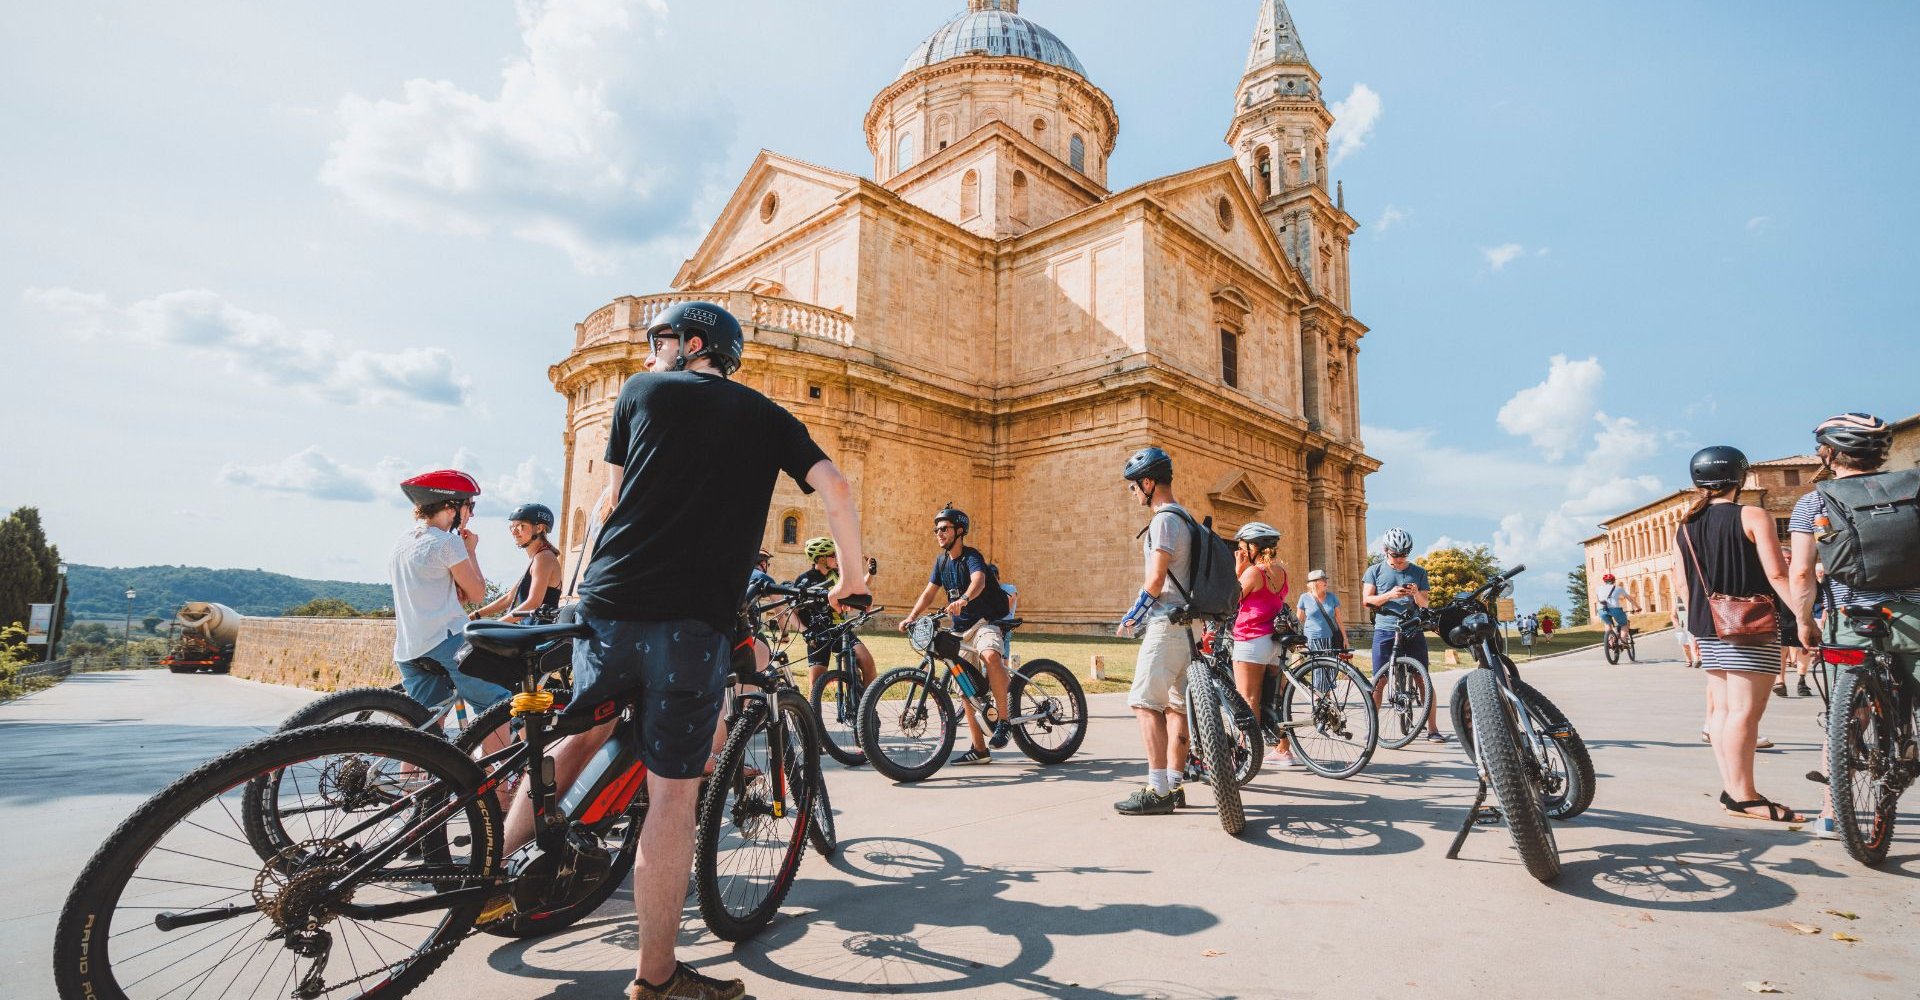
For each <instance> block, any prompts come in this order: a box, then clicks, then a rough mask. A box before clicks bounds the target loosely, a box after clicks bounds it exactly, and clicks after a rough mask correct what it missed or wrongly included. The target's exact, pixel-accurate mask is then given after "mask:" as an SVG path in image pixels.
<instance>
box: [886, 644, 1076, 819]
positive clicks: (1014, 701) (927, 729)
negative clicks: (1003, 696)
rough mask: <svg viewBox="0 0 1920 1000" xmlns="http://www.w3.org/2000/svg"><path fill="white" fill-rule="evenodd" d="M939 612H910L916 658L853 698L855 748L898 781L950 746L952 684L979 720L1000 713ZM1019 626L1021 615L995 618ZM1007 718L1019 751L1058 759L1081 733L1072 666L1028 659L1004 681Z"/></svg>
mask: <svg viewBox="0 0 1920 1000" xmlns="http://www.w3.org/2000/svg"><path fill="white" fill-rule="evenodd" d="M950 620H951V619H949V618H948V617H947V615H946V614H945V613H943V612H935V613H932V614H927V615H923V616H921V617H920V618H918V619H915V620H914V622H913V623H912V626H911V627H910V628H909V629H908V631H907V640H908V642H909V643H910V644H911V645H912V646H913V648H914V649H915V650H916V651H917V652H919V653H920V663H919V665H918V666H913V667H899V668H896V669H894V670H889V671H887V672H886V673H884V674H881V675H880V676H879V677H878V678H876V679H875V680H874V682H873V683H872V684H870V685H868V686H867V691H866V694H865V695H864V696H863V697H862V698H861V701H860V725H859V731H858V733H859V738H860V749H861V750H862V751H863V752H865V754H866V757H867V762H868V763H870V764H872V765H873V769H874V770H876V771H878V772H880V773H881V774H883V775H885V776H886V777H888V778H890V779H892V780H894V781H897V782H903V783H911V782H917V781H925V780H926V779H928V778H931V777H933V775H934V774H935V773H937V772H938V771H939V770H940V768H941V767H942V766H944V765H945V764H946V762H947V758H948V757H949V756H951V755H952V753H953V746H954V741H955V739H956V738H957V736H958V728H959V721H960V717H959V715H958V712H957V711H956V709H955V707H954V704H953V699H954V692H955V689H956V688H957V689H958V692H959V697H960V698H962V699H964V701H965V703H966V704H967V705H970V706H972V707H973V709H974V711H976V712H979V713H980V717H981V718H982V719H983V720H985V722H986V724H988V725H992V724H994V723H995V722H996V721H998V719H999V713H998V711H997V709H996V708H995V707H994V705H993V696H992V693H991V692H990V691H989V690H988V685H987V677H986V674H985V672H984V671H983V670H982V669H981V668H980V666H979V664H977V663H975V662H974V661H973V659H972V657H973V655H974V654H973V653H972V652H971V651H965V650H962V649H961V637H960V635H959V633H956V632H954V631H952V630H950V629H946V628H942V627H941V623H942V622H943V621H950ZM997 624H999V625H1000V627H1001V628H1002V629H1003V630H1006V631H1011V630H1012V629H1015V628H1018V627H1019V625H1020V619H1018V618H1010V619H1007V620H1005V621H1003V622H999V623H997ZM1007 700H1008V701H1009V702H1010V703H1011V705H1010V707H1009V708H1008V710H1007V722H1009V723H1011V724H1012V727H1013V742H1014V743H1015V744H1016V745H1018V746H1019V747H1020V751H1021V752H1022V753H1024V754H1026V755H1027V756H1028V757H1030V758H1032V759H1033V760H1034V761H1036V762H1038V763H1041V764H1063V763H1066V761H1067V760H1068V759H1070V758H1072V757H1073V755H1074V754H1075V753H1077V752H1078V751H1079V749H1080V744H1081V742H1082V741H1083V740H1085V739H1086V737H1087V695H1086V692H1085V691H1083V690H1081V688H1080V681H1079V680H1078V679H1076V678H1075V677H1074V676H1073V672H1072V671H1070V670H1068V669H1067V668H1066V667H1063V666H1061V665H1060V664H1058V663H1056V662H1054V661H1052V660H1029V661H1027V662H1026V663H1023V664H1021V665H1020V668H1019V669H1018V670H1014V671H1012V672H1011V676H1010V677H1009V678H1008V682H1007Z"/></svg>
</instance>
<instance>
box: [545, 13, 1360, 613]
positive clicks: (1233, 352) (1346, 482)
mask: <svg viewBox="0 0 1920 1000" xmlns="http://www.w3.org/2000/svg"><path fill="white" fill-rule="evenodd" d="M1019 6H1020V5H1019V2H1018V0H969V2H968V4H967V10H965V11H963V12H961V13H959V14H958V15H956V16H955V17H954V18H953V19H951V20H950V21H948V22H947V23H946V24H945V25H943V26H942V27H941V28H940V29H939V30H938V31H936V32H935V33H934V34H933V35H931V36H929V37H928V39H927V40H926V41H925V42H923V43H922V44H921V45H920V46H919V47H918V48H917V49H916V50H915V51H914V52H913V53H912V55H911V56H910V57H909V58H908V60H907V62H906V65H905V66H903V68H902V70H901V73H900V75H899V78H898V79H896V80H895V81H894V82H893V83H892V84H891V85H889V86H888V87H887V88H885V89H884V90H882V91H881V92H880V94H879V95H878V96H877V97H875V98H874V101H873V104H872V106H871V107H870V108H869V110H868V112H867V115H866V118H865V121H864V127H865V132H866V137H867V143H868V146H869V148H870V149H871V150H872V152H873V157H874V163H873V179H871V180H869V179H867V178H865V177H860V176H856V175H854V174H849V173H843V172H840V171H837V170H831V169H827V168H824V167H820V166H816V165H813V164H809V163H804V162H801V161H798V160H794V159H791V158H789V157H784V156H781V155H779V154H777V153H773V152H765V151H763V152H762V153H761V154H760V155H759V156H758V157H757V158H756V159H755V160H754V162H753V164H752V166H751V167H750V168H749V169H748V171H747V173H746V176H745V177H744V178H743V179H742V180H741V182H740V184H739V186H738V188H737V189H736V190H735V192H734V194H733V196H732V198H731V199H730V200H729V202H728V203H727V205H726V208H725V209H724V211H723V212H722V213H721V215H720V217H719V219H718V220H717V221H716V222H715V223H714V225H713V227H712V228H711V230H710V231H709V232H708V233H707V235H706V237H705V239H704V240H703V241H702V242H701V244H700V245H699V247H698V248H697V249H696V250H695V251H694V253H693V255H692V257H690V258H689V259H688V260H687V261H686V263H685V264H684V265H683V266H682V267H681V269H680V271H679V273H678V274H677V275H676V276H675V278H674V279H673V282H672V285H671V288H670V289H669V290H667V291H665V292H662V293H659V294H650V295H640V296H632V297H623V298H620V299H618V300H615V301H614V302H612V303H609V304H607V305H605V306H603V307H601V308H600V309H598V310H595V311H594V312H593V313H592V314H591V315H589V316H588V317H587V318H586V320H585V321H584V322H581V323H579V324H578V325H576V327H575V329H574V344H573V349H572V351H571V353H570V354H569V355H568V356H567V357H566V359H565V360H563V361H561V362H560V363H559V364H556V365H554V366H553V367H552V368H551V370H550V372H549V374H550V377H551V379H552V382H553V385H554V387H555V389H556V390H558V391H559V392H560V393H561V394H562V395H563V396H565V398H566V399H567V427H566V433H565V445H566V460H565V463H566V464H565V468H566V471H565V496H564V498H563V507H562V510H563V511H564V513H563V515H562V524H561V543H562V547H563V551H565V552H566V553H567V556H568V562H569V567H568V569H569V573H571V570H572V564H573V563H574V562H576V561H577V560H578V558H579V553H580V550H581V547H582V544H583V540H584V535H585V529H586V526H587V524H588V523H589V521H590V519H591V518H592V516H593V510H594V507H595V504H596V502H597V500H598V498H599V497H600V496H601V494H602V492H603V491H604V490H605V489H606V486H607V482H608V479H607V475H606V471H605V463H604V461H603V460H602V455H603V453H604V450H605V447H606V433H607V426H608V421H609V414H610V410H611V407H612V404H613V401H614V398H615V397H616V395H617V394H618V392H619V388H620V386H621V384H622V383H623V382H624V380H625V379H626V378H627V377H628V376H630V375H632V374H634V373H635V372H638V371H641V370H642V362H643V360H644V358H645V356H646V353H647V345H646V339H645V330H646V327H647V324H648V322H649V321H651V320H652V319H653V317H654V316H656V315H658V313H659V312H660V311H661V310H662V309H664V308H666V307H667V306H668V305H670V304H672V303H675V302H681V301H686V300H690V299H696V298H700V299H711V300H713V301H716V302H719V303H721V304H723V305H725V306H726V307H727V308H728V309H730V310H731V311H732V312H733V313H734V314H735V315H736V316H738V317H739V318H740V320H741V322H742V324H743V325H744V326H745V327H746V330H747V347H746V357H745V363H744V365H743V366H742V368H741V371H740V372H739V374H738V375H737V376H736V378H737V379H738V380H740V381H742V382H744V383H746V384H748V385H751V386H753V387H754V388H756V389H758V390H760V391H761V392H764V393H766V394H767V395H768V396H770V397H772V398H773V399H774V400H776V401H778V402H779V403H781V404H782V405H784V406H786V407H787V408H788V409H790V410H792V411H793V412H794V413H795V414H796V415H798V416H799V417H800V418H801V419H802V420H803V421H805V422H806V424H807V425H808V427H809V428H811V429H812V431H813V434H814V437H815V439H816V440H818V441H819V442H820V443H821V446H822V447H823V448H825V449H826V451H827V452H828V454H829V455H831V456H832V457H833V459H834V460H835V461H836V462H837V463H838V464H839V465H840V466H841V468H842V469H843V470H844V471H845V472H846V473H847V474H848V476H849V478H850V479H851V480H852V482H853V483H854V486H855V489H856V492H857V496H858V500H859V504H860V510H861V516H862V520H863V525H864V529H865V534H866V539H867V547H868V551H869V553H870V554H872V555H873V556H875V557H877V558H878V559H879V560H880V561H881V564H882V571H881V574H880V575H879V576H878V577H876V578H875V581H874V583H875V590H876V593H877V594H878V596H879V598H880V599H881V600H882V601H883V602H884V603H887V604H890V605H904V604H906V603H907V602H908V601H910V600H911V598H912V597H913V596H914V595H915V594H917V592H918V590H919V587H920V585H921V583H920V582H921V581H922V580H924V579H925V578H926V571H927V566H928V565H929V564H930V562H931V560H932V557H933V555H934V547H933V541H932V534H931V528H932V523H931V518H932V516H933V513H934V512H935V511H936V510H938V509H940V508H941V507H942V506H943V505H945V504H947V503H948V502H953V503H956V504H958V505H959V506H960V507H962V508H964V509H966V510H967V511H968V512H969V513H971V514H972V515H973V518H974V523H975V525H976V530H975V533H974V537H973V540H972V541H973V544H974V545H976V546H977V547H979V548H980V549H981V550H982V551H983V552H985V553H986V554H987V556H988V558H989V559H991V560H993V561H995V562H997V563H998V564H999V566H1000V570H1001V575H1002V577H1003V579H1005V580H1007V581H1009V582H1012V583H1016V584H1018V585H1019V586H1020V593H1021V598H1022V604H1021V612H1022V615H1023V616H1024V617H1026V618H1027V619H1028V620H1029V621H1030V622H1032V623H1033V624H1032V625H1031V626H1030V628H1034V629H1040V630H1048V629H1052V630H1060V631H1073V630H1080V629H1088V628H1092V627H1095V626H1100V625H1103V624H1110V623H1111V622H1112V621H1113V620H1114V619H1115V618H1116V616H1117V615H1118V614H1119V612H1120V610H1121V609H1123V608H1124V607H1125V606H1126V604H1127V603H1128V601H1129V600H1130V599H1131V597H1132V595H1133V592H1134V591H1135V589H1136V588H1137V586H1138V578H1139V573H1140V549H1139V542H1138V541H1137V539H1136V537H1135V534H1136V532H1137V531H1138V530H1139V529H1140V527H1141V525H1142V524H1144V522H1145V515H1144V512H1143V511H1141V510H1140V509H1139V508H1137V507H1136V506H1134V505H1133V503H1132V502H1131V500H1130V498H1129V496H1128V495H1127V493H1126V491H1125V489H1124V484H1123V483H1122V482H1121V480H1120V479H1119V470H1120V467H1121V465H1122V464H1123V463H1124V461H1125V459H1126V457H1127V456H1128V455H1129V454H1131V453H1132V452H1133V451H1134V450H1136V449H1138V448H1140V447H1143V446H1145V445H1148V444H1157V445H1159V446H1161V447H1163V448H1166V449H1167V450H1168V451H1169V452H1171V453H1172V454H1173V456H1174V459H1175V462H1176V463H1177V469H1178V471H1177V473H1176V483H1175V485H1176V487H1177V489H1178V491H1179V494H1180V496H1181V497H1182V500H1183V502H1184V503H1185V504H1186V505H1187V506H1188V507H1189V508H1190V509H1193V510H1194V511H1195V512H1196V513H1198V514H1201V515H1211V516H1212V517H1213V519H1214V524H1215V527H1216V528H1217V529H1219V530H1221V531H1222V532H1226V533H1230V532H1232V531H1233V530H1234V529H1235V528H1237V527H1238V526H1240V525H1241V524H1243V523H1245V522H1248V521H1253V520H1265V521H1268V522H1271V523H1272V524H1274V525H1275V526H1277V527H1279V528H1280V529H1281V530H1282V532H1283V534H1284V540H1283V542H1282V549H1281V552H1282V556H1283V558H1284V559H1285V560H1286V562H1287V563H1288V565H1289V566H1291V567H1293V568H1294V570H1295V575H1296V578H1297V580H1302V581H1303V580H1304V577H1305V571H1306V570H1307V569H1308V568H1325V569H1327V570H1328V571H1329V573H1331V574H1332V575H1333V577H1334V578H1335V580H1336V585H1337V586H1338V587H1340V588H1341V589H1342V590H1345V591H1347V592H1349V593H1351V592H1356V591H1357V589H1358V579H1359V576H1360V572H1361V569H1362V568H1363V566H1364V565H1365V560H1366V551H1365V549H1366V541H1365V538H1366V535H1365V523H1366V494H1365V477H1366V476H1367V475H1368V474H1369V473H1371V472H1373V471H1375V470H1376V469H1378V468H1379V463H1378V462H1376V461H1375V460H1374V459H1372V458H1370V457H1368V456H1367V455H1366V454H1365V452H1364V450H1363V446H1362V443H1361V440H1360V424H1359V399H1358V394H1357V389H1356V386H1357V380H1356V377H1355V369H1356V367H1357V364H1358V357H1359V344H1360V340H1361V338H1362V337H1363V336H1364V335H1365V333H1366V332H1367V331H1366V327H1365V326H1364V325H1363V324H1361V323H1360V322H1359V321H1358V320H1357V319H1355V318H1354V317H1353V315H1352V312H1351V306H1350V301H1349V295H1348V275H1347V257H1348V246H1349V238H1350V237H1351V235H1352V233H1353V232H1354V230H1355V229H1356V228H1357V224H1356V223H1355V222H1354V220H1353V219H1352V218H1351V217H1350V216H1348V215H1347V213H1346V212H1345V211H1344V209H1343V207H1342V206H1341V204H1340V201H1341V199H1340V197H1339V195H1338V192H1337V189H1335V188H1333V187H1331V186H1330V184H1329V180H1328V175H1327V167H1326V163H1327V139H1326V136H1327V130H1328V128H1329V127H1331V125H1332V123H1333V118H1332V115H1331V114H1330V113H1329V112H1328V110H1327V108H1326V106H1325V103H1324V102H1323V101H1322V100H1321V95H1320V80H1319V74H1318V73H1317V72H1316V71H1315V69H1314V68H1313V66H1312V65H1311V63H1309V62H1308V60H1307V56H1306V52H1305V49H1304V48H1303V47H1302V45H1301V42H1300V39H1299V36H1298V33H1297V31H1296V30H1295V28H1294V24H1293V19H1292V17H1291V15H1290V13H1289V12H1288V10H1287V8H1286V5H1285V3H1284V2H1283V0H1266V2H1265V3H1264V4H1263V5H1262V8H1261V11H1260V15H1259V21H1258V26H1257V28H1256V32H1255V37H1254V41H1253V45H1252V49H1251V52H1250V53H1249V56H1248V62H1247V70H1246V74H1245V77H1244V79H1243V80H1242V82H1241V84H1240V86H1239V90H1238V93H1237V94H1236V95H1235V98H1234V105H1233V108H1232V109H1231V110H1232V116H1231V119H1230V122H1229V129H1228V132H1227V137H1226V138H1227V143H1228V146H1229V148H1230V149H1231V151H1232V156H1231V157H1230V158H1227V159H1223V160H1220V161H1219V162H1215V163H1211V164H1208V165H1206V166H1202V167H1198V168H1196V169H1193V170H1189V171H1187V172H1185V173H1180V174H1176V175H1173V176H1170V177H1163V178H1160V179H1158V180H1153V181H1149V182H1147V183H1144V184H1140V185H1137V186H1134V187H1131V188H1128V189H1126V190H1123V191H1118V192H1114V191H1109V190H1108V189H1107V187H1106V181H1107V164H1108V160H1109V157H1110V156H1111V155H1112V153H1113V150H1114V147H1115V142H1116V140H1117V137H1118V134H1119V118H1118V116H1117V114H1116V113H1115V110H1114V106H1113V102H1112V100H1111V99H1109V98H1108V96H1107V95H1106V94H1105V92H1103V91H1102V90H1101V89H1100V88H1099V87H1097V86H1096V85H1095V84H1094V83H1093V82H1092V80H1091V79H1090V78H1089V76H1088V74H1087V72H1086V70H1085V68H1084V67H1083V66H1081V64H1080V62H1079V60H1078V59H1077V58H1076V57H1075V56H1074V55H1073V53H1072V51H1071V50H1069V49H1068V47H1067V46H1066V45H1065V44H1064V43H1063V42H1061V40H1060V39H1059V38H1058V37H1056V36H1054V35H1053V34H1052V33H1051V32H1048V31H1047V30H1046V29H1045V28H1042V27H1040V26H1039V25H1038V24H1036V23H1034V22H1033V21H1030V20H1028V19H1027V18H1025V17H1023V16H1021V14H1020V12H1019ZM716 458H719V459H722V460H723V459H724V456H716ZM825 533H826V523H825V518H824V515H823V513H822V510H821V508H820V506H819V505H818V503H817V502H816V501H814V500H813V499H811V498H808V497H804V496H802V495H801V494H800V493H799V491H798V490H797V489H795V488H794V487H793V486H792V484H790V483H787V482H785V481H784V480H783V481H782V483H781V485H780V487H779V488H778V491H777V492H776V494H775V498H774V503H773V508H772V510H771V511H770V512H769V516H768V524H767V534H766V544H767V547H768V548H769V549H770V550H771V551H773V552H774V553H775V556H776V560H775V565H774V571H775V574H776V575H778V576H782V577H783V578H785V577H791V576H792V575H794V574H796V573H798V572H799V571H800V570H801V569H802V568H804V556H802V555H801V553H800V548H801V545H802V544H803V543H804V542H805V540H806V539H807V538H809V537H811V536H814V535H821V534H825ZM1301 585H1302V584H1301V583H1299V582H1296V589H1298V587H1299V586H1301Z"/></svg>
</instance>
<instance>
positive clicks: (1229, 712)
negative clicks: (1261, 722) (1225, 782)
mask: <svg viewBox="0 0 1920 1000" xmlns="http://www.w3.org/2000/svg"><path fill="white" fill-rule="evenodd" d="M1213 691H1214V695H1215V697H1217V698H1218V699H1219V701H1220V727H1221V729H1223V730H1224V731H1225V733H1226V737H1227V747H1228V749H1229V754H1230V756H1231V757H1232V758H1233V784H1234V787H1236V788H1245V787H1247V784H1248V783H1249V782H1251V781H1253V779H1254V778H1256V777H1258V776H1259V774H1260V765H1261V764H1262V763H1264V761H1263V760H1262V758H1263V757H1264V756H1265V755H1266V749H1267V740H1266V736H1265V735H1264V734H1262V733H1261V731H1260V727H1259V726H1258V725H1256V726H1254V727H1253V729H1252V730H1248V729H1247V727H1246V725H1245V720H1247V719H1253V718H1258V716H1255V715H1254V714H1253V711H1252V710H1251V709H1249V708H1247V700H1246V699H1245V698H1242V697H1240V692H1239V691H1238V690H1235V688H1234V687H1233V685H1231V684H1227V683H1225V682H1223V681H1221V680H1220V679H1219V677H1218V675H1217V674H1216V675H1215V681H1214V685H1213Z"/></svg>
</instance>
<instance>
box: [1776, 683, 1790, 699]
mask: <svg viewBox="0 0 1920 1000" xmlns="http://www.w3.org/2000/svg"><path fill="white" fill-rule="evenodd" d="M1773 696H1774V697H1775V698H1785V697H1786V696H1787V682H1786V681H1781V682H1780V683H1778V684H1775V685H1774V686H1773Z"/></svg>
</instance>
